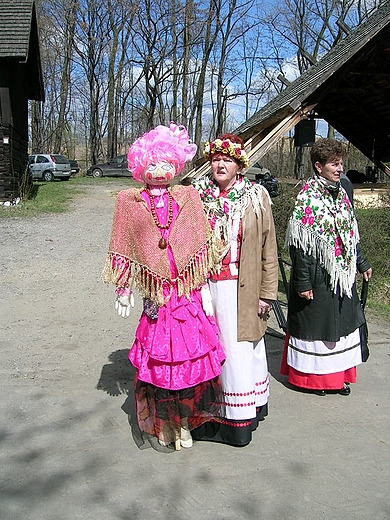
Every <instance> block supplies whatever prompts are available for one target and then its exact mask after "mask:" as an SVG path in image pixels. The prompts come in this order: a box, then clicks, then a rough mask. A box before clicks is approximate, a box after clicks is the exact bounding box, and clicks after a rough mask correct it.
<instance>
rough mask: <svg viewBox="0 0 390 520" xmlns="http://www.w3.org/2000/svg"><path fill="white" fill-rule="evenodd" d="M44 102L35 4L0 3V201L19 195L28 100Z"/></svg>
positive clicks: (11, 0) (6, 0) (15, 0)
mask: <svg viewBox="0 0 390 520" xmlns="http://www.w3.org/2000/svg"><path fill="white" fill-rule="evenodd" d="M29 99H31V100H37V101H43V100H44V92H43V82H42V69H41V61H40V52H39V41H38V27H37V15H36V6H35V2H34V0H1V2H0V201H11V200H13V199H14V198H16V197H17V196H18V194H19V182H20V179H21V177H22V175H23V173H24V172H25V169H26V165H27V154H28V100H29Z"/></svg>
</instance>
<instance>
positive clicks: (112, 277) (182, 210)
mask: <svg viewBox="0 0 390 520" xmlns="http://www.w3.org/2000/svg"><path fill="white" fill-rule="evenodd" d="M141 190H142V188H141V189H130V190H125V191H121V192H120V193H119V194H118V198H117V202H116V208H115V213H114V222H113V228H112V235H111V242H110V247H109V252H108V256H107V261H106V265H105V268H104V272H103V279H104V281H105V282H106V283H113V284H115V285H117V286H124V287H126V286H128V287H130V288H132V287H133V286H134V287H135V288H136V289H137V290H138V291H139V292H140V293H141V295H142V296H143V297H147V298H150V299H151V300H154V301H156V302H157V303H158V304H159V305H163V304H164V302H166V301H167V300H168V299H169V297H170V294H171V290H172V287H173V284H175V283H177V287H178V293H179V295H186V296H188V295H189V294H190V292H191V291H192V290H193V289H195V288H197V287H198V286H199V285H201V284H202V283H204V282H205V280H206V279H207V276H208V273H209V271H210V270H212V269H213V266H214V264H215V263H216V261H217V258H218V252H219V251H218V246H219V245H218V244H215V243H213V241H212V240H213V238H212V232H211V228H210V225H209V223H208V221H207V218H206V216H205V214H204V211H203V207H202V203H201V200H200V197H199V194H198V192H197V191H196V190H195V189H194V188H192V187H184V186H174V187H173V188H169V190H171V193H172V196H173V198H174V199H175V201H176V202H177V204H178V206H179V213H178V215H177V218H176V219H175V221H174V222H173V223H172V227H171V232H170V235H169V245H170V247H171V249H172V253H173V257H174V260H175V263H176V268H177V272H178V275H177V278H175V279H172V276H171V269H170V266H169V260H168V254H167V250H166V249H160V248H159V247H158V242H159V240H160V238H161V233H160V230H159V229H158V228H157V226H156V224H155V222H154V220H153V217H152V215H151V213H150V211H149V209H148V207H147V205H146V203H145V201H144V200H143V198H142V197H141ZM164 289H165V291H166V289H168V295H167V296H165V298H164V294H163V293H164Z"/></svg>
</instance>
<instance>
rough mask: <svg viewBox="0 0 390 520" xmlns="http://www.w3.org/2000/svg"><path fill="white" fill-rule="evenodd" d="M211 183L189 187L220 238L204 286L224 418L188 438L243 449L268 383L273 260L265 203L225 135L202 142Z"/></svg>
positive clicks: (239, 146)
mask: <svg viewBox="0 0 390 520" xmlns="http://www.w3.org/2000/svg"><path fill="white" fill-rule="evenodd" d="M204 155H205V157H206V158H207V159H209V160H210V165H211V173H212V175H211V178H209V177H207V178H204V179H201V180H200V181H196V182H195V183H194V186H195V188H197V189H198V191H199V193H200V196H201V199H202V201H203V204H204V207H205V210H206V212H207V215H208V218H209V221H210V223H211V226H212V228H213V230H214V233H215V234H216V235H217V236H218V237H221V238H222V242H223V246H224V247H223V250H222V251H221V260H220V264H219V265H218V266H217V268H216V272H215V273H214V274H213V275H212V276H211V278H210V280H209V287H210V291H211V296H212V306H213V310H214V316H215V320H216V322H217V325H218V328H219V331H220V341H221V343H222V345H223V347H224V349H225V354H226V361H225V363H224V365H223V367H222V374H221V382H222V388H223V393H224V417H223V419H222V420H221V421H218V422H214V423H208V424H207V425H204V427H201V428H199V429H198V430H194V431H193V437H194V439H197V440H210V441H215V442H224V443H227V444H232V445H235V446H245V445H247V444H249V442H250V441H251V439H252V431H253V430H255V429H256V427H257V425H258V422H259V421H260V420H262V419H264V417H265V416H266V415H267V413H268V406H267V405H268V396H269V377H268V364H267V356H266V351H265V341H264V334H265V331H266V328H267V316H268V313H269V311H270V309H271V305H272V301H274V300H276V298H277V287H278V255H277V244H276V236H275V228H274V221H273V217H272V211H271V200H270V197H269V195H268V192H267V190H266V189H265V188H263V187H262V186H260V185H258V184H252V183H250V181H249V180H248V179H246V178H245V177H244V176H243V175H242V170H243V168H246V167H247V166H248V159H247V155H246V152H245V149H244V145H243V142H242V140H241V139H240V138H239V137H237V136H235V135H233V134H225V135H223V136H222V137H221V138H219V139H215V140H214V141H213V142H208V143H206V147H205V151H204Z"/></svg>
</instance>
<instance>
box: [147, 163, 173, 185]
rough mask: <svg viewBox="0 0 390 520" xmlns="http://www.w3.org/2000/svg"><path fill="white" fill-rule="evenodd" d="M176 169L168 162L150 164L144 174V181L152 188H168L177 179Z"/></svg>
mask: <svg viewBox="0 0 390 520" xmlns="http://www.w3.org/2000/svg"><path fill="white" fill-rule="evenodd" d="M175 173H176V168H175V167H174V166H173V165H172V164H170V163H168V162H166V161H158V162H156V163H151V164H148V166H147V167H146V168H145V170H144V172H143V174H142V180H143V181H144V183H145V184H148V185H150V186H166V185H167V184H170V182H171V181H172V179H173V178H174V177H175Z"/></svg>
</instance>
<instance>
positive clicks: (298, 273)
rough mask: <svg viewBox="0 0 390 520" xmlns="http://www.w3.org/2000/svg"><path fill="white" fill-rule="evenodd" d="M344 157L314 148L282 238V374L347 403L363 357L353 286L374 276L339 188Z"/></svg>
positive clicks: (326, 143)
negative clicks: (285, 262)
mask: <svg viewBox="0 0 390 520" xmlns="http://www.w3.org/2000/svg"><path fill="white" fill-rule="evenodd" d="M344 155H345V150H344V147H343V145H342V144H341V143H340V142H338V141H336V140H334V139H319V140H318V141H317V142H316V143H315V144H314V145H313V147H312V149H311V161H312V164H313V168H314V172H315V173H314V175H313V176H312V177H311V178H310V179H309V180H308V181H307V182H306V184H305V185H304V187H303V188H302V190H301V191H300V193H299V194H298V197H297V199H296V202H295V207H294V210H293V212H292V215H291V217H290V220H289V224H288V228H287V235H286V247H289V248H290V255H291V259H292V269H291V278H290V290H289V301H288V317H287V327H288V331H289V334H288V335H287V336H286V342H285V349H284V355H283V360H282V369H281V372H282V374H284V375H288V380H289V382H290V383H291V384H292V385H294V386H296V387H299V388H304V389H308V390H312V391H314V392H315V393H317V394H318V395H325V394H326V393H327V392H333V393H335V392H336V393H339V394H341V395H344V396H347V395H349V394H350V392H351V390H350V386H349V384H350V383H354V382H355V381H356V365H359V364H360V363H361V362H362V361H365V360H366V359H367V357H368V348H367V333H366V322H365V317H364V313H363V310H362V307H361V305H360V302H359V298H358V295H357V292H356V284H355V279H356V274H357V271H359V272H360V273H363V277H364V279H365V280H369V278H370V277H371V275H372V269H371V267H370V264H369V263H368V262H367V260H366V259H365V258H364V256H363V254H362V252H361V249H360V247H359V231H358V225H357V222H356V218H355V214H354V211H353V207H352V204H351V201H350V198H349V197H348V195H347V192H346V191H345V190H344V188H343V187H342V186H341V184H340V177H341V174H342V172H343V158H344Z"/></svg>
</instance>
